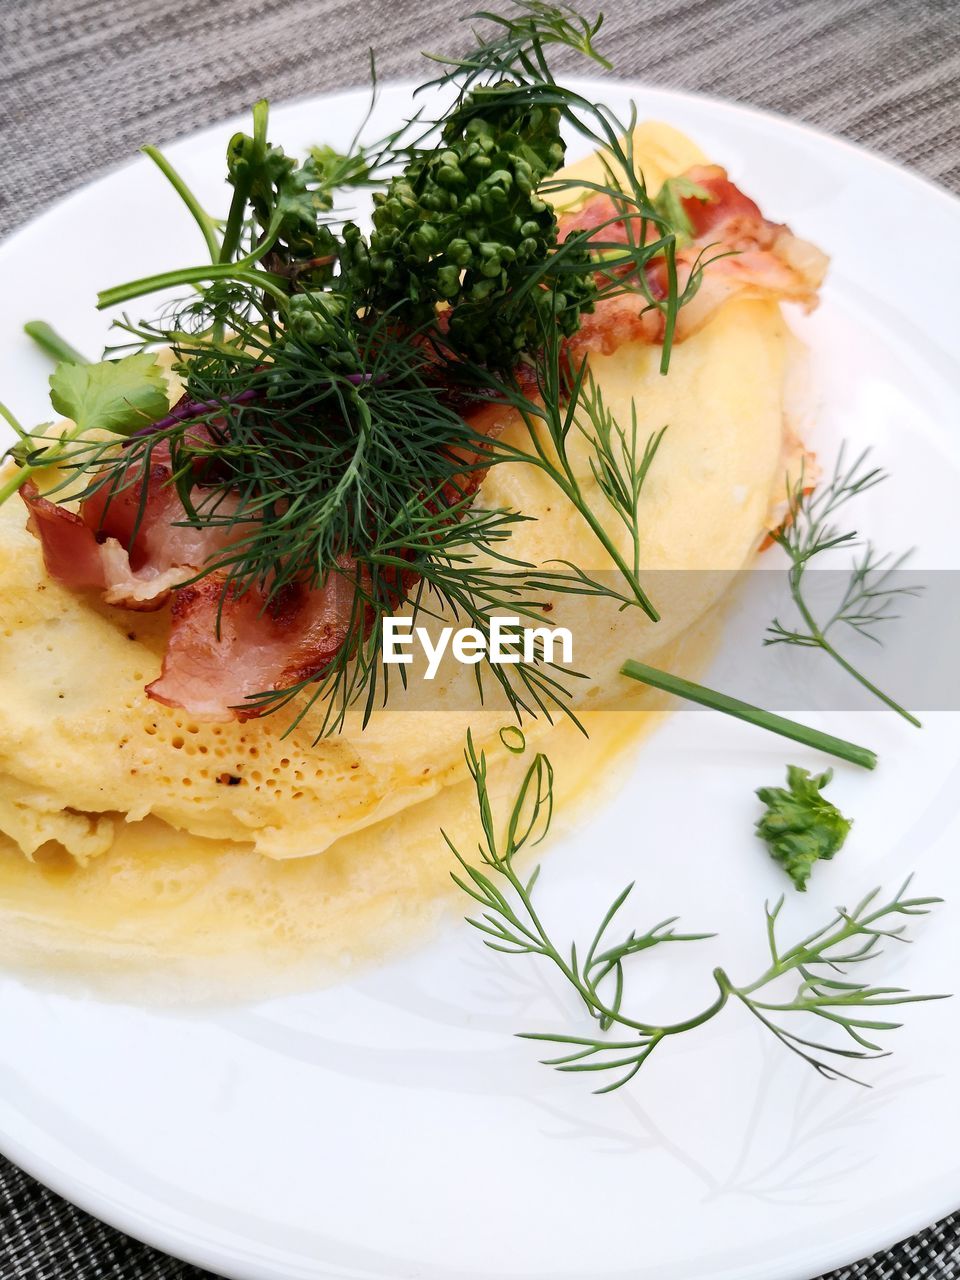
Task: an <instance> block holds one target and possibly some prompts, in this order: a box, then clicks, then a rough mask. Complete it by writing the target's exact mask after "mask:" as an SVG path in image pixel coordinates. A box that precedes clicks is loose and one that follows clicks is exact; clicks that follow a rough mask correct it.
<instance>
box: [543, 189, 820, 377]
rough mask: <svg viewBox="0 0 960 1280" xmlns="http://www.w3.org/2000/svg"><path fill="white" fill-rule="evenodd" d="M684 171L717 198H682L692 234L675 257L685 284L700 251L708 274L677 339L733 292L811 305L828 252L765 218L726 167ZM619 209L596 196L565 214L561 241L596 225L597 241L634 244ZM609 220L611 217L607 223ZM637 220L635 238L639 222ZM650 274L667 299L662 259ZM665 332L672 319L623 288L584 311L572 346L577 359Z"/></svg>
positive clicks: (654, 339) (652, 285) (654, 289)
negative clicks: (608, 223)
mask: <svg viewBox="0 0 960 1280" xmlns="http://www.w3.org/2000/svg"><path fill="white" fill-rule="evenodd" d="M684 176H685V177H687V178H689V179H690V180H691V181H692V182H695V183H697V184H698V185H699V186H701V187H702V188H703V189H704V190H705V191H706V192H707V193H708V194H709V197H710V199H709V200H707V201H703V200H700V199H699V198H696V197H690V198H687V199H684V200H683V207H684V210H685V211H686V214H687V217H688V218H689V219H690V223H691V227H692V231H693V240H692V243H691V244H689V245H686V246H685V247H684V248H682V249H680V250H679V251H678V252H677V255H676V259H677V275H678V284H679V288H680V289H681V290H682V289H683V288H684V287H685V286H686V284H687V282H688V280H689V279H690V275H691V273H692V272H693V270H694V268H695V266H696V264H697V261H698V259H701V254H702V255H703V257H702V259H701V265H702V267H703V274H702V277H701V283H700V287H699V289H698V290H697V292H696V293H695V294H694V296H693V298H692V299H691V300H690V301H689V302H687V303H686V304H685V305H684V306H683V307H682V308H681V309H680V311H679V313H678V316H677V325H676V332H675V334H674V341H676V342H682V341H683V340H684V338H688V337H690V336H691V335H692V334H694V333H696V332H697V331H698V330H699V329H702V328H703V326H704V325H705V324H707V323H708V321H709V320H710V319H712V317H713V316H714V315H715V314H716V312H717V311H718V310H719V309H720V307H721V306H723V304H724V303H725V302H727V301H729V300H730V299H731V298H769V299H773V300H775V301H778V302H797V303H799V304H800V305H801V306H802V307H803V308H804V309H805V310H807V311H810V310H812V309H813V308H814V307H815V306H816V305H817V290H818V289H819V287H820V285H821V284H822V283H823V277H824V275H825V273H826V269H827V262H828V259H827V257H826V255H825V254H824V253H822V252H821V251H820V250H819V249H818V248H817V247H816V246H815V245H812V244H810V243H808V242H807V241H805V240H800V239H798V238H797V237H796V236H794V235H793V234H792V233H791V231H790V230H789V228H788V227H785V226H783V225H781V224H779V223H774V222H769V221H768V220H767V219H766V218H764V216H763V214H762V213H761V212H760V209H759V208H758V206H757V205H756V204H755V203H754V201H753V200H751V199H750V198H749V196H746V195H744V193H743V192H742V191H741V190H740V189H739V187H737V186H735V185H734V184H733V183H732V182H731V181H730V179H729V178H728V177H727V173H726V170H725V169H722V168H720V166H719V165H697V166H695V167H694V168H692V169H689V170H688V171H687V173H686V174H685V175H684ZM619 212H620V210H618V208H617V206H616V205H615V204H614V202H613V200H612V199H611V198H610V197H609V196H606V195H598V196H595V197H594V198H593V199H591V200H589V201H588V202H587V204H586V205H585V206H584V207H583V209H581V210H580V211H579V212H578V213H570V214H566V215H565V216H564V217H563V218H562V219H561V220H560V236H561V239H562V238H564V237H565V236H566V235H568V234H569V233H570V232H572V231H574V230H577V229H579V230H585V231H593V233H594V234H593V235H592V236H591V238H592V239H598V240H602V241H604V242H613V243H621V244H627V243H630V239H631V228H628V227H627V226H626V224H625V222H624V221H623V220H622V219H618V213H619ZM610 219H613V221H612V223H611V224H610V225H608V226H604V225H603V224H604V223H605V222H608V221H609V220H610ZM631 221H632V222H633V228H632V234H633V236H634V238H636V236H637V234H638V231H637V229H636V228H637V226H638V224H637V223H636V221H635V220H631ZM647 233H648V235H653V234H655V230H654V229H653V228H648V229H647ZM721 255H729V256H721ZM646 277H647V284H648V286H649V289H650V292H651V294H652V296H653V297H654V298H656V299H662V298H665V297H666V296H667V292H668V289H667V279H666V263H665V261H664V260H663V259H662V258H658V259H655V260H654V261H653V262H652V263H650V264H649V265H648V266H647V268H646ZM665 330H666V317H665V316H664V315H663V313H662V312H661V311H660V310H658V309H657V308H655V307H651V306H650V305H649V303H648V302H647V300H646V298H645V297H644V296H643V295H642V294H639V293H623V294H618V295H616V296H614V297H609V298H603V299H601V300H600V301H599V302H598V303H597V305H596V308H595V310H594V311H593V313H592V314H590V315H585V316H584V317H583V323H582V324H581V326H580V329H579V330H578V332H577V333H576V334H575V335H574V336H573V338H571V339H570V343H569V349H570V351H571V352H572V354H573V356H574V358H576V359H582V358H583V356H584V355H586V354H587V353H589V352H596V353H598V354H600V355H611V354H612V353H613V352H614V351H616V350H617V349H618V347H620V346H622V345H623V344H624V343H626V342H648V343H660V342H662V341H663V339H664V334H665Z"/></svg>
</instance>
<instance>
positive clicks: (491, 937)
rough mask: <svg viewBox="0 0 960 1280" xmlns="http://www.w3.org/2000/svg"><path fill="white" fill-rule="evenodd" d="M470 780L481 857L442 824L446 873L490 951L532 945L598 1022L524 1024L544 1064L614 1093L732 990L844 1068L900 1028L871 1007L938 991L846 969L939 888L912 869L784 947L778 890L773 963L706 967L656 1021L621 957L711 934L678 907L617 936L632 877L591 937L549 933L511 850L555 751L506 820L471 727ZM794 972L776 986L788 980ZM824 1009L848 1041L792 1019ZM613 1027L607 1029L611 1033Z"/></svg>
mask: <svg viewBox="0 0 960 1280" xmlns="http://www.w3.org/2000/svg"><path fill="white" fill-rule="evenodd" d="M465 756H466V761H467V768H468V769H469V772H470V777H471V778H472V780H473V784H474V790H475V793H476V802H477V811H478V814H479V817H480V825H481V830H482V841H481V843H480V844H479V845H478V849H477V853H478V861H477V862H474V861H471V860H469V859H468V858H467V857H466V856H464V855H463V854H462V853H461V852H460V851H459V850H458V849H457V847H456V846H455V845H454V844H453V842H452V841H451V840H450V838H449V837H448V836H447V835H446V833H443V835H444V839H445V841H446V843H447V845H448V847H449V848H450V851H451V852H452V853H453V855H454V857H455V858H456V860H457V864H458V869H457V870H456V871H453V872H452V873H451V875H452V878H453V880H454V883H455V884H456V885H457V886H458V887H459V888H460V889H462V890H463V892H464V893H466V894H467V895H468V896H469V897H470V898H472V899H473V900H474V902H476V903H477V904H478V906H479V908H480V912H479V914H477V915H475V916H472V917H468V918H467V920H468V923H469V924H471V925H472V926H473V927H474V928H475V929H477V930H478V931H479V932H480V933H481V934H482V935H483V941H484V944H485V945H486V946H487V947H489V948H490V949H491V950H493V951H497V952H500V953H502V954H505V955H511V956H537V957H540V958H541V959H544V960H547V961H549V963H550V964H551V966H552V967H553V968H554V970H555V971H558V972H559V973H560V975H561V977H562V978H563V980H564V981H565V982H566V983H567V985H568V986H569V987H571V988H572V990H573V991H574V992H575V993H576V995H577V996H578V997H579V1000H580V1002H581V1004H582V1005H583V1007H584V1009H585V1011H586V1012H587V1014H588V1015H589V1016H590V1018H591V1019H593V1021H594V1022H595V1023H596V1024H597V1033H595V1034H593V1035H568V1034H565V1033H563V1032H559V1031H543V1032H524V1033H521V1038H522V1039H526V1040H535V1041H538V1042H540V1043H543V1044H547V1045H553V1046H556V1047H557V1048H558V1049H559V1050H560V1052H559V1055H558V1056H556V1057H551V1058H546V1059H543V1061H544V1063H545V1065H547V1066H552V1067H555V1068H556V1069H557V1070H558V1071H563V1072H589V1073H604V1074H605V1073H611V1074H612V1075H613V1079H612V1080H611V1081H610V1082H608V1083H606V1084H604V1085H602V1086H601V1087H600V1088H598V1089H597V1090H596V1092H597V1093H609V1092H611V1091H613V1090H615V1089H619V1088H621V1087H622V1086H623V1085H625V1084H626V1083H627V1082H628V1081H629V1080H632V1079H633V1077H634V1076H635V1075H636V1074H637V1072H638V1071H639V1070H640V1069H641V1067H642V1066H643V1065H644V1063H645V1062H646V1061H647V1059H648V1058H649V1057H650V1055H651V1054H652V1053H653V1052H654V1050H655V1049H656V1048H657V1047H658V1046H659V1045H660V1044H661V1043H663V1042H665V1041H668V1040H670V1039H671V1038H673V1037H674V1036H677V1035H683V1034H685V1033H687V1032H689V1031H694V1030H696V1028H697V1027H701V1026H703V1025H704V1024H705V1023H707V1022H709V1021H711V1019H713V1018H715V1017H716V1016H717V1015H718V1014H719V1013H720V1012H721V1011H722V1010H723V1009H724V1008H725V1007H726V1006H727V1004H728V1003H730V1002H731V1001H737V1002H739V1003H740V1004H741V1005H743V1006H744V1008H746V1009H747V1010H748V1011H749V1012H750V1013H751V1014H752V1015H753V1016H754V1017H755V1018H757V1019H758V1021H759V1022H760V1023H761V1024H762V1025H763V1026H764V1027H766V1028H767V1030H768V1031H770V1032H771V1034H772V1035H774V1036H775V1037H776V1038H777V1039H778V1040H779V1041H780V1043H781V1044H783V1045H784V1046H785V1047H786V1048H788V1049H790V1050H791V1051H792V1052H794V1053H796V1054H798V1055H799V1056H800V1057H801V1058H802V1059H803V1060H804V1061H805V1062H807V1063H809V1065H810V1066H812V1067H813V1068H814V1069H815V1070H816V1071H817V1072H818V1073H819V1074H820V1075H822V1076H825V1077H826V1078H827V1079H831V1080H835V1079H841V1078H842V1079H847V1080H852V1081H853V1082H854V1083H862V1082H861V1081H858V1080H856V1079H855V1078H854V1077H853V1076H850V1075H848V1074H846V1072H844V1071H842V1070H841V1069H840V1068H839V1066H838V1065H837V1064H836V1059H840V1060H855V1061H865V1060H870V1059H873V1058H877V1057H883V1056H885V1053H884V1051H883V1049H882V1048H881V1046H880V1045H879V1044H877V1043H876V1042H875V1039H874V1038H872V1037H873V1036H874V1033H876V1032H888V1031H894V1030H896V1029H897V1028H898V1027H899V1026H900V1024H899V1023H897V1022H892V1021H889V1020H888V1019H885V1018H882V1019H878V1018H877V1017H876V1015H875V1014H874V1012H873V1011H874V1010H876V1009H886V1008H889V1007H892V1006H898V1005H904V1004H911V1003H915V1002H919V1001H926V1000H937V999H942V998H943V997H942V996H915V995H911V994H910V993H909V992H908V991H906V990H904V989H903V988H901V987H886V986H874V985H873V984H871V983H869V982H858V981H853V980H851V978H850V977H849V976H848V975H849V973H850V972H851V971H853V970H854V969H855V966H857V965H860V964H864V963H866V962H868V961H869V960H871V959H873V958H875V957H877V956H879V955H880V954H881V948H882V944H883V942H884V941H887V940H892V941H906V939H905V937H904V932H905V928H906V921H907V920H908V919H910V918H912V917H914V916H922V915H926V914H927V912H928V911H929V910H930V908H931V907H932V906H934V905H935V904H937V903H938V902H939V901H940V899H939V898H918V897H908V896H907V890H908V888H909V885H910V881H909V880H907V881H906V882H905V883H904V884H903V885H902V886H901V888H900V889H899V890H898V891H897V893H896V894H894V896H893V897H892V898H891V899H890V900H889V901H888V902H886V903H883V904H882V905H879V906H878V905H877V901H878V898H879V894H880V890H879V889H874V890H873V891H872V892H871V893H868V894H867V895H866V896H865V897H864V898H863V899H862V900H861V901H860V902H859V903H858V904H857V905H856V906H855V907H854V908H853V910H851V911H848V910H846V909H845V908H843V907H839V908H838V909H837V912H836V915H835V916H834V917H833V918H832V919H831V920H830V921H829V922H828V923H827V924H825V925H824V926H823V927H822V928H819V929H817V930H815V931H814V932H813V933H811V934H810V935H809V936H807V937H806V938H804V939H803V940H802V941H800V942H798V943H796V944H795V945H794V946H792V947H788V948H786V949H783V948H781V946H780V943H779V940H778V938H777V923H778V920H779V917H780V913H781V911H782V909H783V901H784V900H783V898H781V899H780V900H779V901H778V902H777V903H776V904H775V905H774V906H773V907H770V906H769V905H768V906H767V907H766V925H767V940H768V945H769V951H770V964H769V966H768V967H767V968H766V969H765V970H764V972H763V973H762V974H761V975H760V976H759V977H758V978H756V979H755V980H754V981H753V982H750V983H747V984H744V985H737V984H736V983H734V982H733V980H732V979H731V978H730V977H729V975H728V974H727V972H726V970H725V969H722V968H716V969H714V970H713V979H714V982H715V984H716V987H717V995H716V997H715V999H714V1000H713V1001H712V1002H711V1003H710V1004H709V1005H707V1006H706V1007H705V1008H704V1009H702V1010H700V1011H699V1012H697V1013H695V1014H694V1015H693V1016H691V1017H687V1018H684V1019H682V1020H680V1021H677V1022H673V1023H655V1022H647V1021H643V1020H638V1019H636V1018H633V1017H630V1016H629V1015H628V1014H627V1013H626V1012H625V1010H624V999H625V995H626V979H627V974H626V962H627V960H628V959H630V958H631V957H632V956H635V955H637V954H639V953H641V952H643V951H647V950H650V949H651V948H652V947H655V946H660V945H661V944H663V943H667V942H693V941H699V940H701V939H703V938H709V937H712V936H713V935H711V934H702V933H696V934H685V933H678V932H677V931H676V930H675V929H674V925H675V924H676V917H672V918H670V919H668V920H662V921H660V922H659V923H658V924H656V925H654V926H653V927H652V928H650V929H647V930H645V931H643V932H638V931H637V930H636V929H631V930H630V931H629V932H628V933H626V934H625V935H621V936H620V937H619V938H616V937H614V936H613V935H612V932H611V931H612V929H613V927H614V926H615V925H616V923H617V922H618V917H619V913H620V911H621V910H622V908H623V906H624V904H625V903H626V902H627V899H628V898H629V897H630V894H631V893H632V892H633V889H634V885H632V884H631V885H628V886H627V888H626V889H624V890H622V891H621V892H620V893H619V894H618V895H617V897H616V898H615V899H614V901H613V903H612V904H611V905H610V907H609V908H608V909H607V910H606V912H604V914H603V917H602V919H601V921H600V924H599V926H598V927H597V929H596V931H595V932H594V934H593V936H592V938H591V940H590V942H589V944H588V946H587V948H586V949H585V950H583V949H581V948H579V947H578V946H577V944H576V943H572V944H566V943H559V942H556V941H554V939H553V938H552V936H551V934H550V932H549V930H548V927H547V925H546V924H545V923H544V920H543V918H542V915H541V913H540V911H539V910H538V908H537V906H536V905H535V903H534V889H535V887H536V885H537V884H538V881H539V876H540V868H539V866H535V867H534V868H533V869H532V870H530V869H524V870H523V871H521V869H520V867H519V866H518V865H517V863H518V855H519V854H521V853H522V852H523V850H524V849H525V848H529V847H533V846H535V845H537V844H539V843H540V841H542V840H543V838H544V837H545V836H546V834H547V832H548V830H549V827H550V821H551V818H552V815H553V803H554V772H553V766H552V765H551V763H550V760H549V759H548V758H547V757H546V756H545V755H543V754H542V753H540V752H538V753H537V754H536V755H535V757H534V758H533V760H532V762H531V764H530V765H529V767H528V768H527V770H526V772H525V774H524V776H523V778H522V780H521V782H520V784H519V786H518V788H517V791H516V794H515V798H514V800H513V803H512V805H511V807H510V809H509V813H508V816H507V819H506V823H505V824H503V823H502V822H501V821H499V820H498V817H497V815H496V814H495V813H494V811H493V805H492V802H491V799H490V793H489V789H488V784H487V770H488V766H487V757H486V753H485V752H484V751H482V750H481V751H479V752H478V751H477V749H476V746H475V744H474V741H473V737H472V735H471V734H469V733H468V735H467V744H466V750H465ZM784 983H786V984H790V983H795V984H796V985H795V987H794V988H793V990H792V992H790V991H789V990H788V991H787V992H784V993H783V994H782V995H778V994H777V993H778V989H779V988H780V987H781V986H782V985H783V984H784ZM796 1014H802V1015H805V1016H806V1018H807V1020H808V1021H809V1020H810V1019H814V1018H816V1019H819V1020H820V1024H821V1025H822V1026H823V1030H824V1034H826V1033H828V1032H833V1033H836V1032H838V1031H839V1032H842V1033H843V1035H844V1036H845V1037H846V1039H847V1040H848V1041H852V1042H853V1047H848V1045H847V1043H845V1042H844V1041H843V1040H839V1041H838V1040H837V1038H836V1035H834V1038H833V1039H827V1040H823V1041H818V1040H812V1039H810V1038H809V1037H808V1036H807V1035H804V1034H801V1033H800V1032H798V1031H795V1030H793V1029H792V1028H793V1025H795V1023H796V1019H795V1018H794V1015H796ZM611 1031H613V1032H614V1035H612V1036H611V1035H609V1034H606V1033H608V1032H611Z"/></svg>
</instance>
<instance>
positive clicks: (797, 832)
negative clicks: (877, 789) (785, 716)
mask: <svg viewBox="0 0 960 1280" xmlns="http://www.w3.org/2000/svg"><path fill="white" fill-rule="evenodd" d="M832 777H833V770H832V769H827V770H826V772H825V773H821V774H819V775H818V776H816V777H811V776H810V773H809V771H808V770H807V769H801V768H799V766H797V765H795V764H791V765H788V766H787V788H784V787H760V788H758V790H757V797H758V798H759V800H760V801H761V802H762V803H763V804H765V805H766V806H767V811H766V813H765V814H763V816H762V817H761V818H759V819H758V820H757V835H758V836H759V837H760V839H761V840H764V841H766V845H767V848H768V849H769V850H770V856H771V857H772V858H773V859H774V860H775V861H776V862H779V863H780V865H781V866H782V867H783V869H784V871H786V873H787V875H788V876H790V878H791V879H792V880H793V883H794V884H795V885H796V887H797V888H798V889H800V890H801V891H803V890H805V889H806V887H807V881H808V880H809V878H810V872H811V871H812V870H813V865H814V863H815V862H817V861H819V860H820V859H821V858H824V859H829V858H832V857H833V855H834V854H835V853H836V852H837V851H838V850H839V849H840V848H841V847H842V845H843V842H844V840H846V838H847V834H848V832H849V831H850V828H851V826H852V825H853V823H852V822H851V821H850V819H849V818H845V817H844V816H843V814H842V813H841V812H840V810H839V809H838V808H837V807H836V805H834V804H831V803H830V801H829V800H824V798H823V796H822V795H821V794H820V792H821V790H822V789H823V788H824V787H825V786H826V785H827V783H828V782H829V781H830V779H831V778H832Z"/></svg>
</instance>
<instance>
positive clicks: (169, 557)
mask: <svg viewBox="0 0 960 1280" xmlns="http://www.w3.org/2000/svg"><path fill="white" fill-rule="evenodd" d="M194 430H195V431H196V432H200V431H202V430H203V429H202V428H195V429H194ZM172 477H173V471H172V469H171V466H170V454H169V450H168V449H167V448H166V446H165V445H162V446H158V447H157V448H156V450H155V451H154V453H153V455H152V458H151V462H150V466H149V469H148V470H147V473H146V475H144V474H143V473H142V469H141V468H140V467H136V466H131V468H130V469H129V470H128V472H127V473H121V474H120V476H119V478H118V480H117V481H116V482H115V483H112V484H110V485H105V486H103V487H102V488H100V489H97V490H96V491H95V492H94V493H93V494H91V495H90V497H89V498H86V499H84V501H83V502H81V504H80V510H79V512H78V513H75V512H73V511H71V510H69V509H68V508H67V507H63V506H60V505H59V504H57V503H53V502H50V501H49V500H48V499H47V498H43V497H41V496H40V494H39V491H38V490H37V486H36V485H35V484H34V483H33V481H28V482H27V483H26V484H24V485H23V486H22V488H21V490H20V493H21V496H22V498H23V500H24V502H25V503H26V504H27V507H28V509H29V511H30V516H29V519H28V522H27V523H28V528H29V529H30V531H31V532H32V533H34V534H35V535H36V536H37V537H38V538H39V539H40V543H41V546H42V548H43V559H44V564H45V565H46V569H47V572H48V573H49V574H50V576H51V577H52V578H56V579H57V581H58V582H62V583H63V584H64V585H65V586H68V587H70V588H71V589H73V590H76V591H80V590H98V591H101V592H102V593H103V599H104V601H105V602H106V603H107V604H112V605H117V606H118V607H122V608H125V609H136V610H140V611H150V610H156V609H161V608H162V607H163V606H164V605H165V604H166V603H167V600H168V599H169V597H170V592H171V591H172V590H173V588H174V587H177V586H179V585H180V584H181V583H183V582H187V581H188V580H189V579H190V578H192V577H194V576H195V574H196V572H197V570H198V569H200V568H201V567H202V566H203V565H204V564H206V563H208V561H209V560H210V559H211V557H212V556H214V555H216V554H217V553H218V552H219V551H222V550H223V549H224V547H226V546H227V545H229V543H230V542H231V541H232V540H235V539H236V538H238V537H240V536H242V533H243V532H244V531H243V530H242V529H237V528H233V529H231V528H228V527H226V526H224V527H219V526H217V525H204V526H202V527H197V526H196V525H191V524H190V523H189V522H188V519H187V513H186V511H185V509H184V506H183V503H182V502H181V501H180V496H179V494H178V493H177V490H176V487H175V485H174V484H173V483H172ZM192 500H193V502H194V504H195V506H197V507H198V508H199V509H201V510H205V512H206V514H208V515H209V514H210V508H209V505H208V503H209V499H208V498H207V496H206V491H204V490H203V489H201V488H199V487H195V488H194V490H193V493H192ZM235 508H236V501H235V500H234V499H232V498H229V499H222V500H220V502H219V504H218V506H217V513H218V514H220V515H227V514H228V513H229V512H230V511H232V510H234V509H235Z"/></svg>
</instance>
